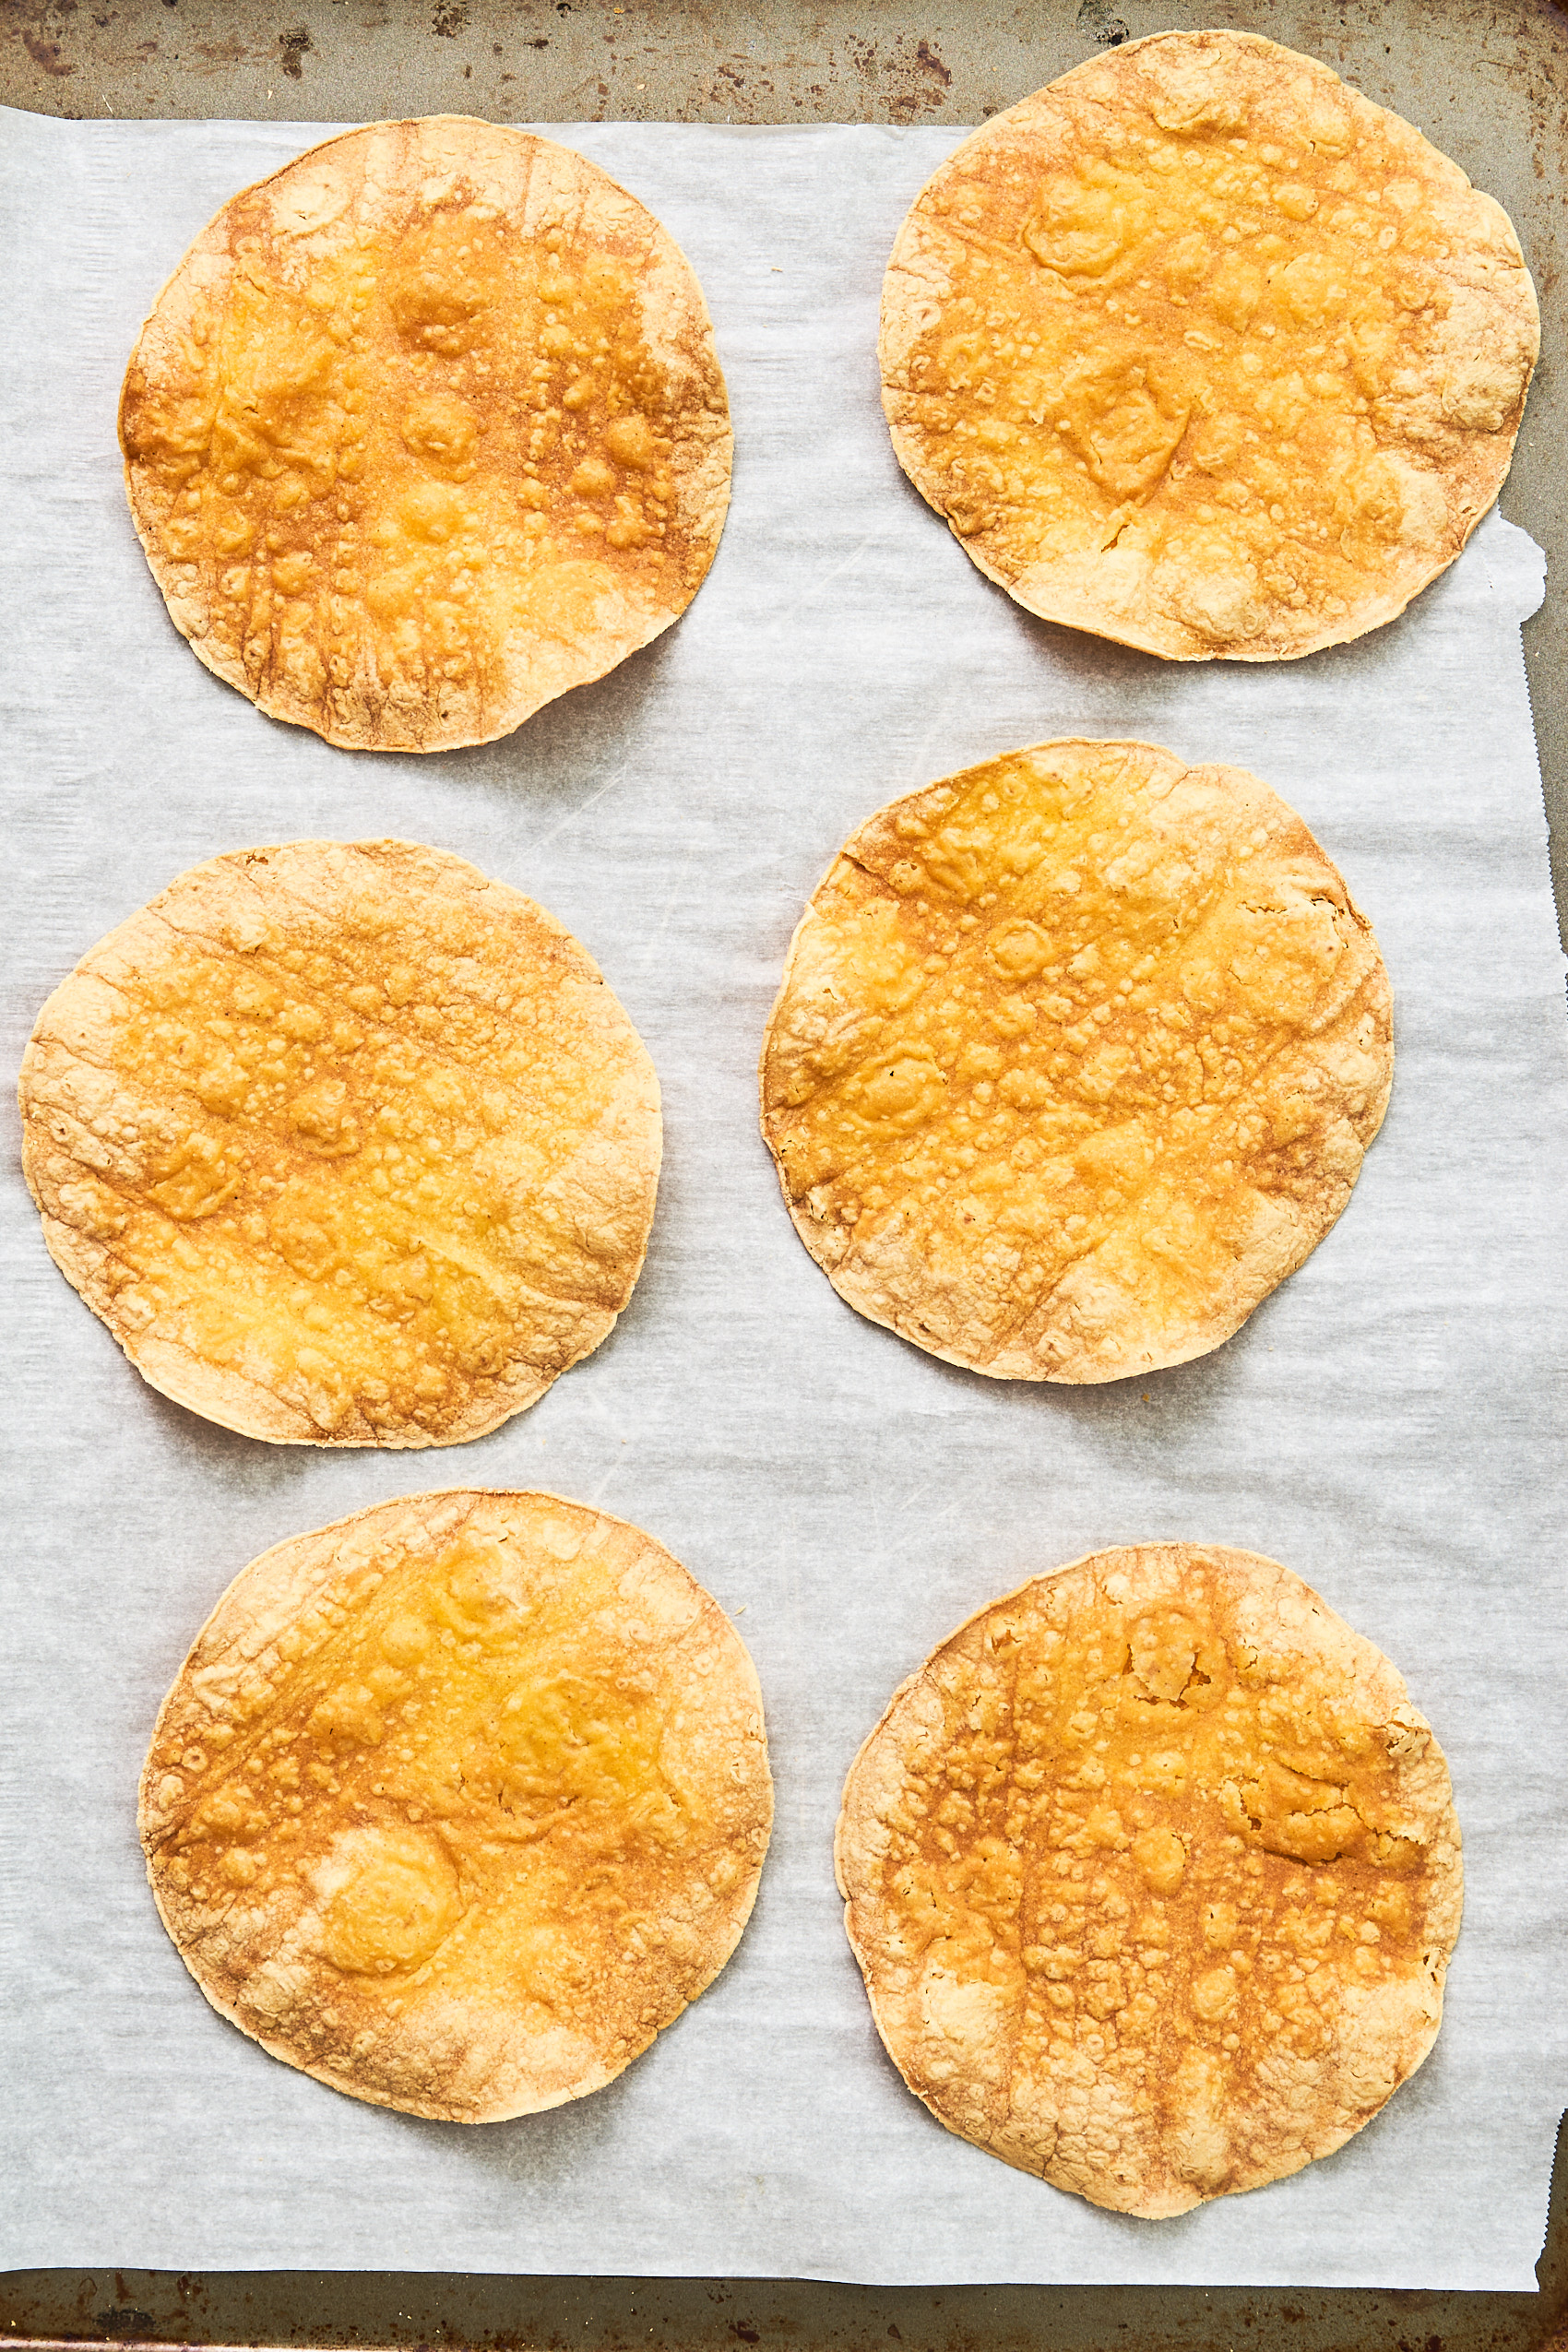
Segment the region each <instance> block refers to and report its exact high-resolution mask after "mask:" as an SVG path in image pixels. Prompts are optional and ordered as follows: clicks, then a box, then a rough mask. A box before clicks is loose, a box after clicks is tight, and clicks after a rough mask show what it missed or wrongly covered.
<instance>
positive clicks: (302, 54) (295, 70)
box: [278, 25, 315, 82]
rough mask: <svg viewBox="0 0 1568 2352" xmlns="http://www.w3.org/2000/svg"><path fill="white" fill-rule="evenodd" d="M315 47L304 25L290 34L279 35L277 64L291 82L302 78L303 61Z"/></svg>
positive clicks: (282, 33)
mask: <svg viewBox="0 0 1568 2352" xmlns="http://www.w3.org/2000/svg"><path fill="white" fill-rule="evenodd" d="M314 48H315V42H314V41H313V40H312V39H311V37H310V31H309V29H308V27H306V26H304V25H297V26H296V27H295V29H294V30H293V31H292V32H280V33H279V36H278V56H279V63H280V64H281V65H282V68H283V71H284V72H285V73H286V74H287V75H288V77H289V79H290V80H291V82H297V81H299V80H300V79H301V78H302V77H303V73H304V61H305V59H306V58H307V57H308V56H309V54H310V53H311V51H312V50H313V49H314Z"/></svg>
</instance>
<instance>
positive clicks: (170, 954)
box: [20, 841, 660, 1446]
mask: <svg viewBox="0 0 1568 2352" xmlns="http://www.w3.org/2000/svg"><path fill="white" fill-rule="evenodd" d="M20 1095H21V1107H22V1122H23V1140H22V1164H23V1169H24V1171H25V1173H26V1176H27V1180H28V1182H29V1184H30V1187H31V1189H32V1194H33V1197H34V1199H35V1200H36V1201H37V1203H38V1206H39V1208H40V1210H41V1212H42V1218H43V1231H44V1239H45V1240H46V1241H47V1242H48V1245H49V1249H50V1253H51V1254H52V1255H53V1258H54V1261H55V1263H56V1264H57V1265H59V1267H60V1269H61V1271H62V1272H63V1273H64V1274H65V1277H66V1279H67V1280H68V1281H69V1282H70V1283H71V1284H72V1285H73V1286H74V1287H75V1288H76V1289H77V1290H78V1291H80V1293H81V1295H82V1297H83V1298H84V1299H85V1300H86V1301H87V1303H88V1304H89V1306H90V1307H91V1308H92V1310H93V1313H95V1314H97V1315H99V1316H101V1318H102V1320H103V1321H104V1322H105V1323H106V1324H108V1326H109V1328H110V1330H111V1331H112V1332H113V1335H114V1336H115V1338H116V1339H117V1340H118V1341H119V1342H120V1345H121V1346H122V1347H123V1348H125V1353H126V1354H127V1355H128V1356H129V1357H130V1359H131V1361H132V1362H133V1363H134V1364H135V1365H136V1366H137V1370H138V1371H139V1372H142V1373H143V1374H144V1375H145V1377H146V1378H147V1379H148V1381H150V1382H151V1383H152V1384H153V1386H154V1387H155V1388H160V1389H161V1390H162V1391H163V1393H164V1395H165V1396H172V1397H173V1398H174V1399H175V1401H176V1402H177V1403H179V1404H182V1405H186V1406H189V1407H190V1408H191V1409H192V1410H193V1411H195V1412H198V1413H202V1414H205V1415H206V1417H207V1418H208V1420H214V1421H220V1422H221V1423H222V1424H223V1426H224V1427H225V1428H227V1429H233V1430H239V1431H243V1432H244V1434H245V1435H247V1436H250V1437H260V1438H267V1439H269V1440H271V1441H272V1442H273V1443H303V1444H314V1445H386V1446H421V1445H439V1444H450V1443H456V1442H457V1441H458V1440H461V1439H464V1438H470V1437H479V1436H481V1435H482V1434H483V1432H484V1431H486V1430H491V1429H493V1428H495V1427H496V1425H497V1424H498V1423H499V1422H501V1421H504V1420H507V1419H508V1418H509V1417H510V1416H511V1415H512V1414H513V1413H517V1412H520V1411H521V1410H522V1409H523V1408H524V1407H525V1406H528V1405H531V1404H533V1403H534V1402H535V1401H536V1399H537V1398H538V1397H540V1396H542V1395H543V1393H544V1391H545V1389H546V1388H548V1387H549V1385H550V1384H551V1382H552V1381H553V1380H554V1379H555V1378H556V1377H557V1375H558V1374H559V1373H561V1372H564V1371H565V1370H566V1369H567V1367H568V1366H569V1365H571V1364H574V1363H576V1362H577V1361H578V1360H579V1359H580V1358H582V1357H583V1356H586V1355H588V1353H589V1352H590V1351H591V1350H592V1349H593V1348H597V1347H598V1346H599V1344H600V1341H601V1340H602V1339H604V1338H605V1337H606V1336H607V1335H608V1333H609V1332H610V1330H611V1329H612V1326H613V1324H614V1322H615V1319H616V1316H617V1315H618V1314H619V1313H620V1312H621V1310H622V1308H623V1307H624V1305H625V1303H626V1301H627V1300H628V1299H629V1297H630V1296H631V1292H632V1287H633V1285H634V1283H635V1282H636V1278H637V1275H638V1273H639V1271H640V1270H641V1266H642V1263H643V1258H644V1254H645V1253H646V1251H647V1236H648V1229H649V1227H650V1225H651V1223H652V1218H653V1206H654V1195H655V1192H656V1189H657V1186H658V1182H659V1150H660V1127H659V1082H658V1079H657V1078H656V1076H655V1075H654V1072H653V1067H652V1064H651V1063H650V1062H649V1060H648V1057H647V1051H645V1049H644V1047H643V1044H642V1041H641V1039H639V1037H638V1036H637V1033H636V1029H635V1028H633V1026H632V1024H631V1022H630V1021H629V1020H628V1018H627V1016H626V1015H625V1013H624V1010H623V1009H622V1007H621V1005H620V1004H618V1003H617V1002H616V1000H615V998H614V996H613V995H612V992H611V990H610V989H609V987H608V986H607V985H606V983H605V980H604V978H603V975H602V974H601V973H600V970H599V968H598V966H597V965H596V964H595V963H594V962H593V961H592V960H591V958H590V957H589V956H588V955H586V954H585V953H584V951H583V949H582V948H581V947H580V946H579V945H578V944H577V943H576V940H574V939H573V938H572V937H571V935H570V934H569V933H568V932H565V931H564V930H563V928H562V926H561V925H560V924H559V923H558V922H557V921H555V920H554V918H553V916H552V915H550V914H547V913H546V912H545V910H544V909H542V908H540V907H538V906H535V905H534V904H533V902H532V901H531V900H530V899H528V898H525V897H523V896H522V894H521V893H520V892H519V891H517V890H513V889H511V888H509V887H508V886H507V885H505V883H498V882H493V881H491V880H489V879H488V878H487V877H486V876H485V875H484V874H482V873H480V872H479V871H478V869H477V868H476V867H474V866H471V865H469V864H467V863H466V862H465V861H463V860H462V859H460V858H455V857H452V856H450V855H449V854H448V853H446V852H445V851H444V850H440V849H423V848H420V847H418V846H416V845H413V844H410V843H409V842H405V841H360V842H340V841H295V842H291V843H289V844H287V845H286V846H285V847H283V848H281V849H248V850H240V851H236V852H234V853H233V854H232V855H230V856H227V857H221V858H215V859H213V860H212V861H210V862H209V863H208V864H206V865H200V866H193V867H192V868H191V869H190V871H189V872H188V873H184V874H182V875H180V877H179V878H178V880H176V881H175V882H173V883H172V884H171V885H170V887H169V888H168V889H167V890H166V891H164V892H163V893H162V894H161V895H160V897H157V898H155V899H154V900H153V901H152V902H151V904H150V905H149V906H147V907H145V908H143V909H142V910H141V911H140V913H138V914H136V915H133V916H132V917H131V919H130V921H128V922H125V923H122V924H121V925H120V927H119V929H118V930H116V931H113V932H110V934H109V935H108V937H107V938H106V939H102V940H101V941H100V942H99V944H98V945H97V946H96V947H95V948H93V949H92V951H91V952H90V954H89V955H88V956H85V957H84V958H83V960H82V962H81V963H80V964H79V965H78V966H77V968H76V970H75V971H74V972H73V973H72V974H71V976H70V978H69V979H68V980H65V981H64V982H63V983H62V984H61V986H60V987H59V988H57V989H56V990H55V992H54V993H53V996H51V998H50V999H49V1001H48V1003H47V1004H45V1006H44V1008H43V1011H42V1013H41V1015H40V1016H39V1019H38V1025H37V1028H35V1030H34V1032H33V1036H32V1039H31V1042H30V1045H29V1047H28V1050H27V1053H26V1055H25V1056H24V1059H23V1063H22V1076H21V1088H20Z"/></svg>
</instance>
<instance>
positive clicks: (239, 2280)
mask: <svg viewBox="0 0 1568 2352" xmlns="http://www.w3.org/2000/svg"><path fill="white" fill-rule="evenodd" d="M1200 23H1202V24H1217V25H1226V26H1233V27H1237V28H1240V29H1242V30H1251V31H1256V32H1261V33H1265V34H1266V35H1268V36H1269V37H1270V38H1271V39H1274V40H1277V41H1282V42H1287V43H1289V44H1290V45H1291V46H1294V47H1297V48H1301V49H1306V50H1310V51H1311V52H1312V53H1313V54H1314V55H1317V56H1319V57H1322V58H1324V60H1325V61H1326V62H1327V63H1328V64H1330V65H1333V66H1334V67H1335V68H1336V71H1338V72H1340V73H1342V74H1344V75H1346V77H1348V79H1350V80H1352V81H1353V82H1355V83H1356V84H1357V86H1358V87H1359V88H1360V89H1363V90H1364V91H1365V92H1366V94H1367V96H1368V97H1370V98H1372V99H1375V100H1376V101H1378V102H1379V103H1380V104H1382V105H1386V106H1392V107H1395V108H1396V109H1397V111H1398V112H1399V113H1402V114H1404V115H1406V116H1407V117H1408V119H1409V120H1411V121H1412V122H1415V123H1418V124H1420V126H1421V127H1422V129H1423V130H1425V131H1426V132H1427V133H1428V135H1429V136H1430V137H1432V138H1433V139H1434V140H1435V141H1436V142H1437V143H1438V145H1439V146H1441V147H1442V148H1444V149H1445V150H1446V151H1447V152H1448V153H1449V154H1451V155H1453V156H1454V157H1455V159H1456V160H1458V161H1459V162H1460V163H1461V164H1462V165H1463V167H1464V169H1465V170H1466V171H1467V172H1468V173H1469V174H1470V176H1471V178H1472V179H1474V180H1475V181H1476V182H1477V183H1478V184H1479V185H1480V186H1482V187H1485V188H1487V189H1488V190H1489V191H1490V192H1491V194H1492V195H1494V196H1496V197H1497V198H1498V199H1499V201H1500V202H1501V203H1502V204H1503V205H1504V206H1505V207H1506V208H1507V210H1508V211H1509V213H1510V214H1511V215H1512V217H1513V219H1514V220H1515V224H1516V226H1517V228H1518V231H1519V233H1520V237H1521V239H1522V241H1523V244H1524V246H1525V251H1526V256H1527V258H1528V260H1529V263H1530V267H1531V268H1532V270H1533V272H1534V274H1535V279H1536V284H1537V287H1538V291H1539V293H1540V297H1541V309H1542V316H1543V339H1542V354H1541V365H1540V370H1539V373H1538V375H1537V378H1536V382H1535V386H1534V389H1533V391H1532V393H1531V397H1530V405H1529V410H1528V413H1527V415H1526V422H1525V429H1524V432H1523V434H1521V437H1520V442H1519V448H1518V453H1517V456H1516V457H1515V467H1514V471H1513V473H1512V475H1511V477H1510V480H1509V482H1508V484H1507V487H1506V489H1505V491H1504V493H1503V502H1502V503H1503V512H1504V513H1505V514H1507V515H1508V516H1509V517H1510V518H1511V519H1512V520H1514V521H1515V522H1517V523H1519V524H1521V525H1523V526H1524V528H1525V529H1527V530H1529V531H1530V532H1531V533H1532V534H1533V535H1534V537H1535V538H1536V539H1537V540H1539V541H1540V543H1541V544H1542V545H1543V546H1544V547H1545V548H1546V550H1547V553H1548V558H1549V565H1550V570H1549V586H1548V593H1547V600H1546V602H1545V605H1544V606H1543V608H1542V610H1541V612H1539V613H1538V615H1537V617H1536V618H1535V619H1534V620H1533V621H1532V622H1530V623H1528V624H1526V630H1525V648H1526V663H1527V666H1528V669H1529V672H1530V678H1531V685H1532V692H1533V695H1534V699H1535V712H1536V723H1537V732H1538V741H1539V745H1540V752H1541V763H1542V768H1543V772H1544V779H1545V790H1546V801H1547V810H1548V814H1549V817H1550V821H1551V827H1552V842H1553V860H1554V879H1555V882H1556V887H1557V902H1558V909H1559V914H1560V918H1568V707H1565V705H1568V694H1565V693H1564V686H1563V682H1564V678H1565V675H1568V597H1563V596H1562V595H1561V594H1559V593H1557V592H1555V575H1556V572H1557V569H1558V567H1559V566H1560V565H1561V564H1564V563H1568V467H1564V465H1563V463H1562V457H1561V454H1560V453H1561V451H1562V445H1563V439H1564V424H1565V422H1568V416H1565V406H1568V395H1565V394H1564V392H1563V389H1562V386H1563V384H1564V365H1563V362H1564V345H1565V339H1568V325H1565V318H1564V306H1563V303H1562V299H1561V285H1562V263H1563V258H1564V254H1565V252H1568V0H1253V5H1250V6H1248V5H1241V4H1240V0H1214V5H1212V6H1207V7H1204V8H1194V7H1192V6H1184V5H1178V0H1022V4H1021V5H1020V4H1019V0H1014V5H1005V0H1004V4H1003V5H997V0H989V4H988V0H932V5H930V6H925V7H922V8H921V9H920V10H919V11H918V12H917V10H916V9H915V7H914V6H912V5H911V0H828V5H820V4H819V5H816V6H809V5H804V4H803V0H748V5H747V6H745V7H744V8H741V7H735V6H727V5H724V0H626V5H624V6H614V5H610V0H468V4H467V5H464V0H287V5H276V6H263V5H256V0H117V5H116V0H0V102H4V103H6V104H9V105H13V106H23V107H30V108H31V109H33V110H34V111H36V112H38V113H51V114H61V115H73V116H78V117H85V116H89V115H125V116H129V115H165V116H194V115H233V116H245V117H277V118H280V119H289V118H298V119H302V120H313V121H318V122H319V121H322V120H324V119H326V120H333V119H342V120H350V119H363V118H365V117H367V116H374V115H383V116H385V115H390V114H402V113H434V112H437V111H441V110H450V111H457V112H463V113H476V114H486V115H492V116H494V117H496V118H498V119H504V120H525V119H526V120H531V121H536V122H572V121H582V120H596V121H597V120H604V119H608V118H616V119H640V120H647V121H677V122H733V123H810V122H866V123H916V122H951V123H954V124H963V123H974V122H979V121H980V120H982V119H983V118H984V117H986V116H987V115H990V114H992V113H996V112H997V111H998V110H999V109H1000V108H1002V107H1004V106H1006V105H1009V104H1011V103H1012V102H1013V101H1014V100H1015V99H1017V98H1019V97H1022V96H1023V95H1024V94H1025V92H1026V91H1028V90H1030V89H1035V88H1037V87H1038V86H1039V84H1040V83H1041V82H1044V81H1048V80H1050V79H1051V77H1052V76H1054V75H1056V74H1059V73H1063V72H1065V71H1066V69H1067V68H1068V67H1069V66H1070V65H1075V64H1077V63H1078V62H1079V61H1080V60H1081V59H1082V58H1084V57H1086V56H1087V55H1089V54H1091V53H1093V51H1094V50H1095V49H1096V47H1097V46H1105V45H1111V44H1112V43H1115V42H1119V41H1120V40H1123V39H1126V38H1134V39H1135V38H1136V37H1137V36H1138V35H1140V34H1142V33H1145V32H1152V31H1157V30H1164V29H1166V28H1169V27H1170V26H1172V25H1193V24H1200ZM1554 460H1555V462H1554ZM1389 720H1390V724H1391V725H1397V723H1398V714H1397V713H1396V712H1391V713H1390V714H1389ZM1565 928H1568V921H1565ZM1545 2223H1546V2216H1543V2227H1544V2225H1545ZM1539 2275H1540V2280H1541V2292H1540V2293H1539V2295H1538V2296H1534V2297H1532V2296H1524V2295H1495V2296H1493V2295H1470V2296H1467V2295H1456V2294H1417V2293H1408V2292H1407V2293H1372V2292H1346V2291H1327V2290H1321V2289H1320V2290H1311V2291H1308V2290H1299V2291H1294V2292H1290V2291H1285V2290H1268V2291H1264V2290H1259V2291H1256V2292H1249V2291H1246V2290H1241V2289H1234V2288H1232V2289H1227V2290H1223V2291H1221V2290H1215V2291H1212V2292H1206V2291H1204V2290H1202V2289H1198V2288H1184V2289H1170V2288H1137V2289H1119V2288H1114V2287H1080V2288H1065V2289H1059V2288H1016V2287H986V2288H978V2287H977V2288H968V2289H964V2288H944V2289H942V2290H924V2289H920V2288H901V2289H896V2290H889V2289H882V2288H870V2287H831V2286H824V2285H819V2284H810V2285H808V2284H803V2283H801V2282H795V2281H789V2280H784V2281H760V2282H748V2281H735V2280H721V2281H707V2280H692V2281H674V2280H661V2281H656V2282H645V2281H639V2280H632V2279H609V2278H606V2279H595V2280H580V2279H540V2278H529V2279H505V2278H493V2277H492V2278H433V2277H429V2276H397V2275H379V2276H374V2277H370V2276H362V2275H354V2274H347V2273H341V2274H310V2273H292V2272H291V2273H257V2274H251V2275H241V2274H236V2275H208V2276H196V2275H182V2276H178V2277H176V2276H175V2275H172V2274H170V2273H154V2272H147V2271H142V2272H117V2273H87V2272H76V2271H71V2272H60V2271H51V2272H37V2271H35V2272H18V2273H13V2274H11V2275H9V2276H7V2277H6V2278H4V2279H0V2338H5V2339H6V2340H10V2341H23V2342H31V2343H43V2342H54V2341H63V2340H70V2341H76V2342H80V2341H83V2340H87V2341H98V2342H104V2341H108V2342H137V2343H140V2344H144V2345H149V2346H151V2345H159V2344H164V2343H169V2344H173V2343H200V2344H277V2345H285V2344H286V2345H291V2346H303V2345H312V2344H315V2345H322V2346H326V2345H333V2346H338V2345H345V2346H346V2345H361V2346H363V2345H374V2344H384V2345H388V2346H390V2345H409V2346H412V2345H422V2344H431V2343H448V2344H471V2345H474V2346H493V2347H495V2352H511V2347H523V2346H529V2347H531V2346H540V2347H543V2346H583V2347H584V2352H599V2347H601V2346H602V2347H609V2346H633V2345H643V2346H648V2347H650V2352H719V2348H720V2347H724V2348H725V2352H733V2347H734V2346H736V2345H762V2346H782V2345H785V2344H789V2345H790V2346H796V2347H802V2352H803V2348H804V2347H815V2346H822V2347H824V2348H825V2352H826V2347H828V2346H832V2347H835V2352H838V2348H839V2347H842V2352H869V2347H871V2346H873V2345H875V2346H883V2347H885V2346H887V2344H888V2343H889V2342H890V2341H891V2342H893V2343H896V2344H898V2345H900V2346H903V2347H907V2348H908V2352H925V2347H929V2352H1015V2347H1022V2346H1059V2347H1061V2352H1099V2347H1101V2346H1112V2345H1120V2346H1137V2347H1140V2352H1144V2348H1145V2347H1146V2352H1157V2348H1158V2352H1165V2347H1168V2346H1169V2347H1170V2352H1176V2347H1186V2348H1189V2352H1211V2347H1213V2348H1214V2352H1223V2348H1224V2347H1228V2346H1236V2345H1238V2344H1240V2343H1242V2342H1246V2341H1250V2342H1252V2343H1254V2344H1264V2345H1268V2346H1274V2345H1277V2344H1279V2345H1287V2344H1288V2345H1289V2346H1292V2347H1293V2352H1384V2347H1386V2348H1387V2352H1483V2347H1486V2352H1526V2347H1528V2348H1529V2352H1568V2162H1565V2160H1564V2156H1563V2152H1562V2147H1561V2146H1560V2150H1559V2162H1558V2167H1557V2172H1556V2175H1555V2177H1554V2180H1553V2187H1552V2197H1551V2213H1550V2228H1549V2229H1548V2230H1547V2243H1546V2251H1545V2253H1544V2254H1543V2258H1542V2262H1541V2265H1540V2269H1539Z"/></svg>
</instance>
